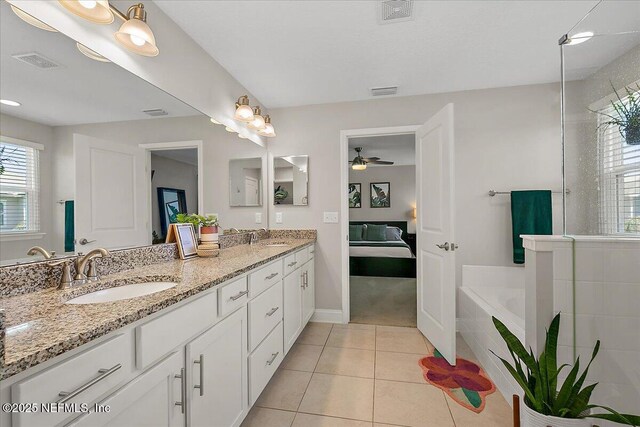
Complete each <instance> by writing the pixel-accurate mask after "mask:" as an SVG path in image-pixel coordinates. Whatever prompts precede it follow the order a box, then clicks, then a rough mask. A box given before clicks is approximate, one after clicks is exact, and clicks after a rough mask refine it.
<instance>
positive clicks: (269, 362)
mask: <svg viewBox="0 0 640 427" xmlns="http://www.w3.org/2000/svg"><path fill="white" fill-rule="evenodd" d="M279 354H280V352H279V351H278V352H277V353H273V354H271V359H269V360H267V365H271V364H273V362H274V361H275V360H276V358H277V357H278V355H279Z"/></svg>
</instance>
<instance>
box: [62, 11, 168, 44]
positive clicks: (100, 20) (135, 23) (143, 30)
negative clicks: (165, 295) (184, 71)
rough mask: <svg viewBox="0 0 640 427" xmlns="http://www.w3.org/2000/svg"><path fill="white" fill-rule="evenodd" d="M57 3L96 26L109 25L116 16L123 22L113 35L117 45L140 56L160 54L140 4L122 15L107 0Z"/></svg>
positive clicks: (145, 13)
mask: <svg viewBox="0 0 640 427" xmlns="http://www.w3.org/2000/svg"><path fill="white" fill-rule="evenodd" d="M58 2H59V3H60V4H61V5H62V6H63V7H64V8H65V9H67V10H68V11H69V12H71V13H73V14H74V15H76V16H79V17H81V18H83V19H86V20H88V21H91V22H94V23H96V24H104V25H106V24H111V23H112V22H113V21H114V16H117V17H118V18H120V19H121V20H122V21H124V22H123V24H122V25H121V26H120V29H119V30H118V31H117V32H116V33H115V34H114V36H115V39H116V40H117V41H118V43H120V44H121V45H122V46H124V47H125V48H126V49H128V50H129V51H131V52H133V53H137V54H138V55H142V56H157V55H158V54H159V53H160V51H159V49H158V46H157V45H156V39H155V37H154V35H153V31H151V28H150V27H149V25H147V12H146V11H145V10H144V5H143V4H142V3H138V4H134V5H133V6H131V7H130V8H129V9H128V10H127V13H126V14H124V13H122V12H120V11H119V10H118V9H116V8H115V7H114V6H112V5H110V4H109V1H108V0H58Z"/></svg>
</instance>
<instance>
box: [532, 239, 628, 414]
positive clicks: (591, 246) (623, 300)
mask: <svg viewBox="0 0 640 427" xmlns="http://www.w3.org/2000/svg"><path fill="white" fill-rule="evenodd" d="M523 239H524V243H525V248H527V254H526V256H527V265H526V267H525V269H530V268H532V266H530V265H529V260H530V259H531V258H532V257H536V259H537V260H538V262H537V266H536V270H541V269H542V270H544V271H545V273H544V275H543V276H539V277H540V278H541V280H539V281H537V282H536V283H535V287H536V292H542V293H544V294H548V293H549V292H551V294H552V295H553V304H552V306H551V307H549V305H548V304H537V307H536V311H537V316H539V318H540V319H541V318H543V317H548V318H549V321H550V319H551V318H552V317H553V314H554V313H557V312H562V313H563V316H562V320H561V324H560V337H559V346H558V363H559V364H561V363H571V364H573V361H574V356H581V357H580V358H581V359H582V360H583V363H584V361H585V359H588V358H589V357H590V355H591V351H592V349H593V347H594V345H595V343H596V341H597V340H598V339H599V340H601V348H600V353H599V354H598V356H597V357H596V359H595V361H594V362H593V365H592V367H591V369H590V371H589V377H588V379H587V381H588V382H599V385H598V387H596V389H595V392H594V393H593V396H592V401H593V402H597V403H598V404H601V405H605V406H610V407H613V408H614V409H615V410H617V411H619V412H626V413H637V412H638V408H640V364H639V363H638V361H640V310H638V305H639V304H640V238H616V237H606V236H573V237H572V238H568V237H563V236H523ZM573 239H575V249H573V247H572V246H573V244H574V243H573V242H572V240H573ZM574 252H575V253H574ZM545 253H549V254H552V259H551V260H549V259H548V257H547V256H544V255H543V257H542V258H540V257H539V256H540V255H541V254H545ZM574 256H575V287H574V273H573V272H574ZM542 259H544V262H542V261H541V260H542ZM549 271H551V274H552V280H549V279H548V276H547V274H548V272H549ZM528 278H529V277H528V276H527V279H528ZM530 285H531V283H530V281H529V280H527V281H526V287H529V286H530ZM529 291H530V290H529V289H527V292H529ZM527 295H529V294H528V293H527ZM526 313H527V312H526V310H525V318H526ZM526 321H527V322H529V319H528V318H526ZM574 322H575V324H574ZM574 328H575V336H574ZM525 335H526V334H525ZM525 338H527V339H528V338H529V337H527V336H525ZM567 373H568V371H566V372H564V374H565V375H566V374H567ZM562 380H564V376H562V377H561V378H560V381H562ZM598 425H600V426H601V427H609V426H615V425H616V424H613V423H608V422H606V421H600V420H599V421H598Z"/></svg>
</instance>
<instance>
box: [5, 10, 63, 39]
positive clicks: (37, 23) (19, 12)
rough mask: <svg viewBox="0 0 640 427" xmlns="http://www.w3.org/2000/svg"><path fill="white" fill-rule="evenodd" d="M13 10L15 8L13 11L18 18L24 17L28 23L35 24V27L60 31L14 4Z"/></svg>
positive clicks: (55, 31)
mask: <svg viewBox="0 0 640 427" xmlns="http://www.w3.org/2000/svg"><path fill="white" fill-rule="evenodd" d="M11 10H13V13H15V14H16V15H18V18H20V19H22V20H23V21H24V22H26V23H27V24H30V25H33V26H34V27H36V28H40V29H41V30H45V31H51V32H52V33H57V32H58V30H56V29H55V28H53V27H50V26H48V25H47V24H45V23H44V22H42V21H41V20H39V19H36V18H34V17H33V16H31V15H29V14H28V13H27V12H24V11H23V10H22V9H18V8H17V7H15V6H14V5H11Z"/></svg>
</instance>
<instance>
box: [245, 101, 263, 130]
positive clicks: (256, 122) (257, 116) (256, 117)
mask: <svg viewBox="0 0 640 427" xmlns="http://www.w3.org/2000/svg"><path fill="white" fill-rule="evenodd" d="M265 125H266V124H265V122H264V117H262V110H260V107H259V106H257V107H253V120H251V121H250V122H249V129H253V130H262V129H264V128H265Z"/></svg>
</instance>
